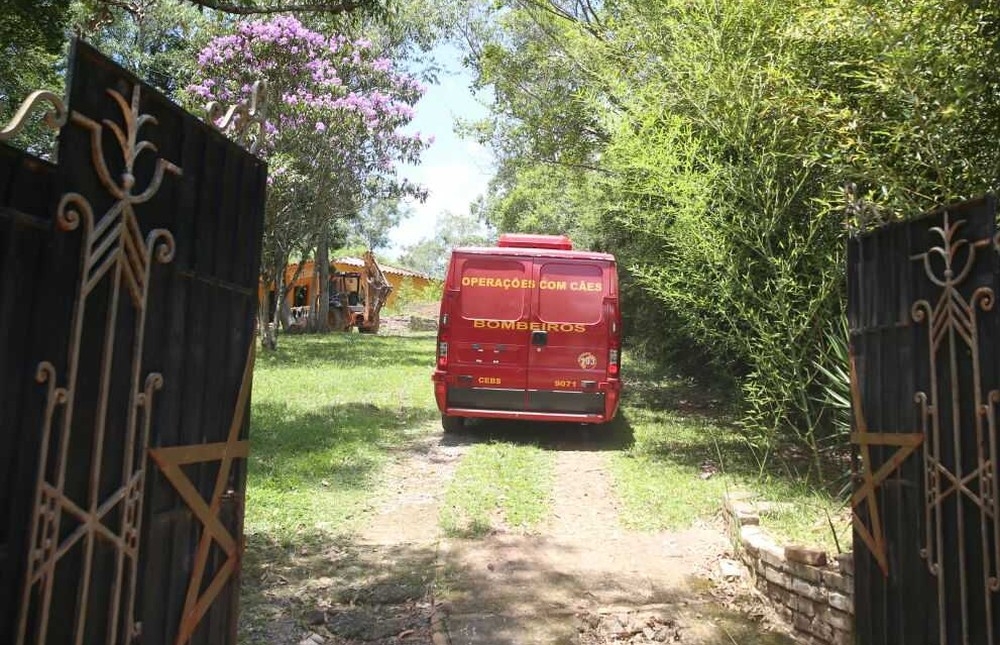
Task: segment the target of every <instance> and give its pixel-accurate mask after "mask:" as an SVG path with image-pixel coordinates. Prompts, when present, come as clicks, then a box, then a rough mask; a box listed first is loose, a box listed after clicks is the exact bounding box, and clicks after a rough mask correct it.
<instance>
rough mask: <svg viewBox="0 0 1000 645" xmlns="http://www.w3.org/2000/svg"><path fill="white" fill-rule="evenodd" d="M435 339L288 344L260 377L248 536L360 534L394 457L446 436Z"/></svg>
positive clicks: (351, 337) (293, 538) (270, 355)
mask: <svg viewBox="0 0 1000 645" xmlns="http://www.w3.org/2000/svg"><path fill="white" fill-rule="evenodd" d="M433 359H434V336H433V334H420V335H411V336H388V337H383V336H373V335H367V334H328V335H325V336H311V335H310V336H282V337H281V339H280V341H279V344H278V350H277V351H276V352H267V351H259V352H258V354H257V364H256V368H255V370H254V385H253V402H252V406H253V408H252V417H251V429H250V441H251V450H250V463H249V471H248V482H247V503H246V509H247V510H246V533H247V535H248V537H249V538H250V539H251V540H253V539H254V538H255V537H256V538H263V539H266V540H267V541H269V542H272V543H277V544H284V545H290V544H292V543H295V542H298V541H300V538H301V537H302V536H304V535H316V534H323V533H326V534H339V533H343V532H345V531H348V530H350V529H351V528H352V526H353V522H354V520H355V519H356V518H357V517H358V516H359V514H360V512H361V511H362V510H364V508H365V506H366V503H367V502H369V501H370V499H371V496H372V495H371V494H372V486H373V484H374V482H375V478H376V476H377V474H378V472H379V469H380V467H381V466H382V464H383V463H384V462H385V460H386V459H387V457H388V455H389V453H390V451H391V450H393V449H394V448H397V447H399V446H401V445H403V444H405V443H406V442H407V441H409V440H411V439H412V438H413V437H414V436H415V435H418V434H421V433H424V432H431V431H434V430H437V429H438V423H437V421H438V419H439V417H438V413H437V408H436V407H435V405H434V398H433V392H432V389H431V384H430V373H431V370H432V369H433Z"/></svg>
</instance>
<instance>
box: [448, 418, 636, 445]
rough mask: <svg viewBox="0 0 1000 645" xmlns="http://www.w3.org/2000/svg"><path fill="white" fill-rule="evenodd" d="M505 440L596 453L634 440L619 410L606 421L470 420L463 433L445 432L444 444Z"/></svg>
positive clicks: (626, 420)
mask: <svg viewBox="0 0 1000 645" xmlns="http://www.w3.org/2000/svg"><path fill="white" fill-rule="evenodd" d="M493 441H502V442H506V443H512V444H519V445H531V446H538V447H539V448H542V449H544V450H573V451H577V450H579V451H588V452H597V451H602V450H625V449H627V448H629V447H631V446H632V444H633V443H634V442H635V438H634V436H633V431H632V426H631V424H630V423H629V421H628V418H627V415H626V414H625V413H624V412H622V411H620V412H619V413H618V415H617V416H616V417H615V419H614V420H613V421H611V422H610V423H605V424H590V423H539V422H538V421H509V420H505V419H470V420H468V421H466V425H465V428H464V429H463V430H462V431H461V432H455V433H450V434H446V435H444V437H443V438H442V440H441V443H442V444H443V445H446V446H447V445H451V446H462V445H471V444H477V443H490V442H493Z"/></svg>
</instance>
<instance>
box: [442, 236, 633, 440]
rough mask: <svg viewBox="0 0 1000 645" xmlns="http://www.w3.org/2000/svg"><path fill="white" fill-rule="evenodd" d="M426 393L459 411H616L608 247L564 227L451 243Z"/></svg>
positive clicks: (616, 355) (588, 416)
mask: <svg viewBox="0 0 1000 645" xmlns="http://www.w3.org/2000/svg"><path fill="white" fill-rule="evenodd" d="M438 322H439V324H438V338H437V368H436V369H435V370H434V375H433V377H432V378H433V381H434V395H435V398H436V399H437V405H438V408H439V409H440V410H441V425H442V426H443V427H444V430H445V431H446V432H452V431H455V430H458V429H460V428H461V427H462V426H463V425H464V422H465V419H467V418H491V419H525V420H536V421H568V422H577V423H605V422H607V421H610V420H611V419H613V418H614V416H615V413H616V412H617V410H618V399H619V393H620V390H621V381H620V380H619V373H618V370H619V360H620V351H621V313H620V311H619V308H618V271H617V266H616V264H615V258H614V256H613V255H609V254H607V253H590V252H586V251H574V250H573V245H572V243H571V242H570V240H569V238H568V237H566V236H564V235H525V234H507V235H501V236H500V242H499V245H498V247H491V248H478V247H473V248H458V249H455V250H454V251H452V254H451V260H450V262H449V264H448V272H447V274H446V276H445V286H444V294H443V296H442V299H441V317H440V319H439V321H438Z"/></svg>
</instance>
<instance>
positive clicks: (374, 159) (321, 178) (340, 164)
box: [188, 16, 428, 329]
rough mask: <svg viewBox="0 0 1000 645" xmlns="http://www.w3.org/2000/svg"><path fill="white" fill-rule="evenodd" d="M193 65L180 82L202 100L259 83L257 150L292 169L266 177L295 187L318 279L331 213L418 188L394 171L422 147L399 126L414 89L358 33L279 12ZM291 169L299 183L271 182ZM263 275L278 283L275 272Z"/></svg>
mask: <svg viewBox="0 0 1000 645" xmlns="http://www.w3.org/2000/svg"><path fill="white" fill-rule="evenodd" d="M198 63H199V66H200V70H201V73H202V76H203V79H204V80H202V81H201V82H200V83H196V84H193V85H192V86H190V87H189V88H188V89H189V92H190V93H191V94H192V95H193V96H195V97H199V98H201V99H204V100H216V101H219V102H221V103H224V104H229V103H233V102H236V101H239V100H241V99H242V98H244V97H245V96H246V95H247V94H248V93H249V91H250V89H251V86H252V85H253V84H254V83H255V82H256V81H259V80H266V81H267V90H266V95H265V101H266V104H267V106H268V108H267V110H268V122H267V124H266V126H265V132H264V133H263V136H264V137H265V141H264V143H265V146H264V154H265V155H266V156H268V157H270V156H273V155H276V154H281V155H284V157H283V158H284V159H285V160H286V162H287V163H288V164H289V167H290V169H294V172H292V173H288V174H287V175H286V174H279V175H274V176H273V178H272V179H273V182H274V184H275V187H274V189H273V190H274V192H276V193H280V194H285V193H289V192H296V193H297V195H296V197H295V199H294V201H295V203H297V204H299V205H301V206H300V207H301V208H303V209H304V210H305V212H306V217H307V222H308V224H307V225H306V226H305V228H307V229H308V233H307V234H306V236H307V238H308V240H309V242H310V243H311V244H313V245H314V246H315V248H316V255H315V259H316V265H317V266H318V267H319V271H320V284H326V281H327V275H328V271H329V249H330V248H331V244H332V243H333V242H334V240H333V239H332V236H331V230H332V228H333V227H332V223H333V222H334V221H336V220H338V219H340V220H343V219H346V218H349V217H351V216H353V215H354V214H356V213H357V211H358V208H359V204H361V203H363V202H364V201H366V200H371V199H381V198H398V197H404V196H408V195H409V196H416V197H422V196H423V194H424V193H423V191H422V190H421V189H420V188H419V187H418V186H414V185H412V184H411V183H409V182H408V181H406V180H404V179H401V178H399V177H398V175H397V172H396V164H397V163H400V162H404V163H416V162H417V161H418V160H419V157H420V154H421V152H422V151H423V150H424V149H425V148H426V146H427V145H428V141H427V140H425V139H424V138H422V137H420V136H419V135H416V134H407V133H404V132H402V131H401V128H403V127H404V126H405V125H406V124H408V123H409V122H410V120H411V119H412V118H413V115H414V111H413V105H414V104H415V103H416V101H417V100H418V99H419V97H420V95H421V94H422V93H423V87H422V86H421V85H420V83H418V82H417V81H416V80H415V79H414V78H412V77H411V76H409V75H407V74H405V73H401V72H398V71H396V70H395V68H394V66H393V64H392V62H391V61H390V60H388V59H386V58H384V57H381V56H379V55H378V54H377V53H376V52H375V51H374V49H373V47H372V43H371V42H370V41H368V40H367V39H364V38H358V39H349V38H347V37H345V36H343V35H332V36H324V35H323V34H320V33H318V32H316V31H312V30H310V29H307V28H306V27H304V26H303V25H302V23H300V22H299V21H298V20H297V19H295V18H293V17H288V16H278V17H275V18H272V19H269V20H266V21H263V20H262V21H253V22H249V23H243V24H240V25H238V26H237V28H236V31H235V33H233V34H230V35H226V36H221V37H218V38H215V39H213V40H212V41H211V42H210V43H209V44H208V45H207V46H206V47H205V48H204V49H203V50H202V51H201V53H200V54H199V56H198ZM299 176H301V177H307V178H308V181H306V182H300V183H297V184H296V185H295V186H294V187H289V188H287V189H286V187H283V186H281V185H280V184H281V183H282V182H285V181H286V177H299ZM267 208H268V211H269V212H273V211H274V209H276V208H278V206H277V205H276V204H273V203H272V202H271V200H269V202H268V207H267ZM268 221H269V222H273V223H278V222H280V221H281V218H279V217H277V216H269V219H268ZM265 239H271V238H269V237H266V238H265ZM278 255H280V253H279V252H278V251H275V256H278ZM267 279H268V281H269V282H271V281H273V282H274V283H275V284H277V283H278V282H280V278H279V277H278V276H277V275H275V274H272V275H270V276H267ZM319 300H320V301H319V312H318V325H319V328H320V329H325V327H326V318H327V311H328V302H327V299H326V298H320V299H319Z"/></svg>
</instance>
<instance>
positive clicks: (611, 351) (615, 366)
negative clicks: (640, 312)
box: [604, 300, 621, 378]
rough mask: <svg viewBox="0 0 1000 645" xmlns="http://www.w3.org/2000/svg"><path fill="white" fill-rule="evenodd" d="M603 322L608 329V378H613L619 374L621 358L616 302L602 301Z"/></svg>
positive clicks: (619, 320)
mask: <svg viewBox="0 0 1000 645" xmlns="http://www.w3.org/2000/svg"><path fill="white" fill-rule="evenodd" d="M604 320H605V324H606V325H607V328H608V376H610V377H613V378H614V377H617V376H618V374H619V372H620V365H619V360H620V358H621V352H620V350H621V329H620V327H621V317H620V314H619V312H618V303H617V302H616V301H614V300H605V301H604Z"/></svg>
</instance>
